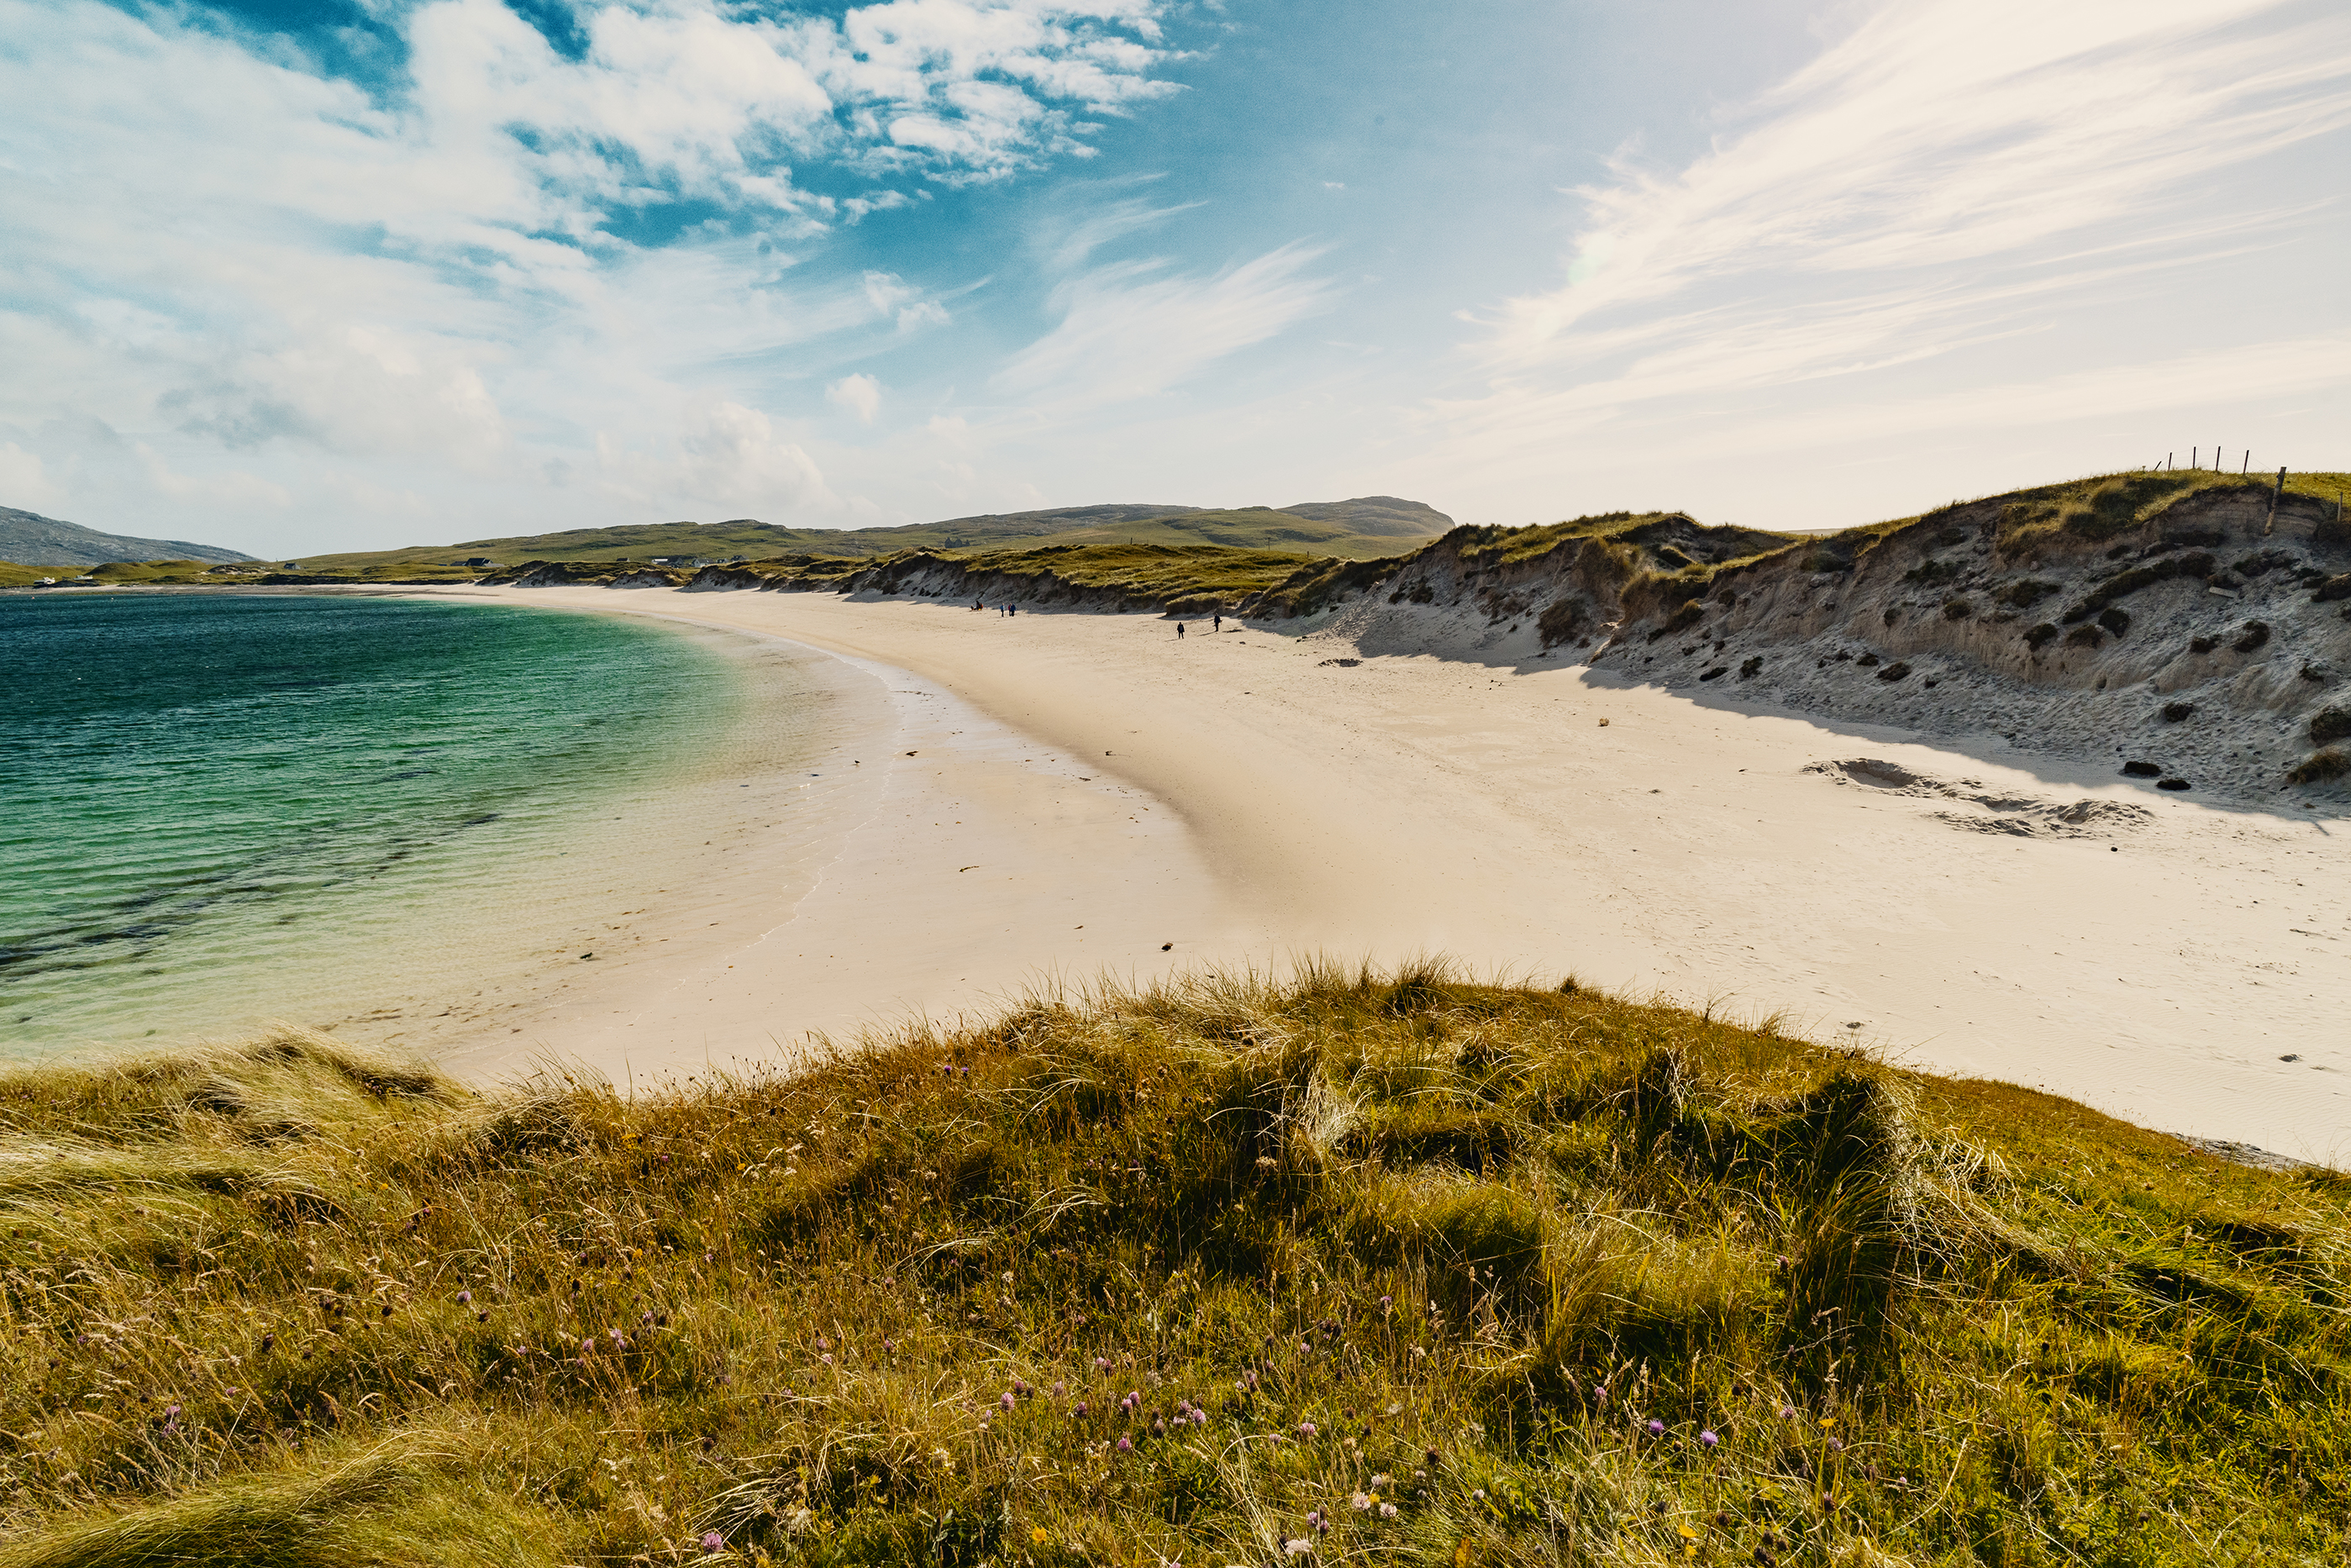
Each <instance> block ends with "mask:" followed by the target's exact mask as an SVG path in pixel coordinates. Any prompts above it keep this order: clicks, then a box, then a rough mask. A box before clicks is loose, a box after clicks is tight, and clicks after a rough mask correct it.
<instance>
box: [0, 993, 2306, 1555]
mask: <svg viewBox="0 0 2351 1568" xmlns="http://www.w3.org/2000/svg"><path fill="white" fill-rule="evenodd" d="M0 1127H4V1128H5V1139H0V1205H4V1206H5V1213H4V1214H0V1301H5V1334H0V1416H5V1418H4V1419H0V1565H5V1568H27V1565H30V1564H42V1565H44V1568H67V1565H82V1564H99V1563H109V1564H115V1563H174V1564H187V1563H220V1564H226V1563H241V1564H242V1563H269V1564H287V1565H293V1564H302V1565H316V1568H342V1565H346V1564H352V1565H355V1564H360V1563H457V1562H464V1563H545V1564H558V1563H583V1564H584V1563H672V1562H681V1561H689V1560H691V1561H705V1560H707V1561H715V1562H751V1563H761V1562H775V1563H949V1564H978V1563H1002V1564H1016V1563H1019V1564H1039V1565H1043V1564H1074V1563H1133V1564H1154V1565H1156V1564H1161V1563H1169V1562H1175V1561H1178V1560H1180V1561H1182V1562H1185V1563H1194V1564H1209V1565H1217V1564H1226V1563H1239V1564H1250V1565H1265V1564H1272V1563H1287V1562H1295V1561H1298V1560H1300V1559H1303V1560H1304V1561H1306V1562H1309V1563H1317V1562H1319V1563H1335V1562H1340V1561H1347V1562H1358V1563H1386V1562H1426V1563H1447V1564H1454V1565H1458V1568H1467V1565H1468V1564H1473V1563H1483V1564H1498V1563H1668V1562H1671V1563H1687V1562H1703V1563H1732V1562H1739V1563H1836V1564H1846V1565H1856V1568H1857V1565H1864V1564H1883V1563H2000V1564H2020V1563H2127V1564H2142V1563H2143V1564H2158V1563H2179V1564H2189V1563H2195V1564H2207V1563H2340V1562H2342V1561H2344V1560H2345V1558H2346V1553H2351V1526H2346V1521H2351V1385H2346V1376H2351V1366H2346V1338H2345V1332H2344V1329H2345V1320H2344V1314H2345V1289H2346V1253H2345V1248H2346V1241H2351V1223H2346V1221H2351V1189H2346V1182H2345V1180H2344V1178H2342V1177H2341V1176H2335V1175H2332V1174H2327V1173H2319V1172H2305V1173H2302V1174H2298V1175H2276V1174H2270V1173H2266V1172H2262V1171H2258V1170H2252V1169H2247V1168H2242V1167H2239V1166H2230V1165H2225V1164H2221V1163H2220V1162H2217V1161H2215V1160H2212V1159H2210V1158H2208V1157H2205V1156H2203V1155H2199V1154H2196V1153H2194V1152H2192V1151H2190V1150H2189V1148H2187V1147H2186V1146H2185V1145H2181V1144H2179V1143H2178V1142H2176V1141H2174V1140H2172V1139H2169V1138H2167V1137H2163V1136H2160V1135H2158V1134H2151V1133H2147V1132H2145V1131H2141V1130H2139V1129H2136V1128H2133V1127H2129V1126H2126V1125H2123V1124H2118V1123H2116V1122H2113V1121H2110V1120H2108V1119H2106V1118H2104V1117H2101V1116H2099V1115H2097V1114H2095V1113H2091V1112H2089V1111H2087V1110H2085V1109H2084V1108H2082V1107H2080V1106H2078V1105H2074V1104H2071V1103H2065V1102H2063V1101H2057V1100H2053V1099H2050V1098H2047V1097H2045V1096H2041V1095H2036V1094H2032V1093H2028V1092H2023V1091H2021V1090H2016V1089H2012V1088H2007V1087H2003V1086H1999V1085H1993V1084H1986V1083H1977V1082H1954V1081H1949V1080H1943V1079H1935V1078H1928V1077H1923V1076H1917V1075H1909V1074H1904V1073H1899V1072H1895V1071H1888V1070H1886V1069H1885V1068H1883V1067H1880V1066H1877V1065H1875V1064H1873V1063H1871V1062H1869V1061H1865V1060H1864V1059H1862V1058H1860V1057H1858V1056H1855V1055H1853V1054H1851V1053H1847V1052H1843V1051H1834V1050H1830V1049H1825V1048H1823V1047H1819V1046H1814V1045H1811V1044H1808V1043H1805V1042H1803V1041H1801V1040H1792V1039H1789V1038H1787V1037H1785V1036H1783V1035H1782V1034H1779V1033H1777V1032H1775V1031H1774V1030H1773V1029H1771V1027H1770V1026H1769V1025H1766V1026H1764V1027H1761V1028H1758V1029H1748V1028H1742V1027H1739V1026H1736V1025H1734V1024H1731V1023H1728V1022H1724V1021H1722V1020H1719V1019H1708V1018H1702V1017H1700V1016H1698V1015H1696V1014H1692V1013H1687V1012H1682V1011H1677V1010H1674V1009H1664V1008H1656V1007H1648V1006H1642V1005H1637V1004H1635V1003H1631V1002H1626V1001H1621V1000H1615V999H1612V998H1605V997H1602V996H1598V995H1594V994H1593V993H1590V992H1588V991H1573V990H1564V991H1550V990H1531V989H1507V988H1492V987H1485V986H1477V985H1470V984H1467V983H1463V982H1461V981H1459V980H1458V979H1456V978H1454V977H1451V976H1449V975H1447V973H1445V972H1444V971H1442V970H1441V969H1437V968H1433V967H1432V968H1426V969H1423V970H1420V971H1417V972H1412V973H1406V974H1404V975H1401V976H1378V975H1371V974H1346V973H1340V972H1336V971H1325V972H1321V973H1310V974H1308V975H1306V976H1304V977H1301V978H1300V979H1299V980H1297V981H1296V982H1294V983H1290V984H1286V985H1271V984H1267V983H1262V982H1258V981H1254V980H1245V979H1235V980H1202V981H1197V982H1194V983H1190V984H1186V985H1184V986H1180V987H1177V988H1171V989H1167V990H1162V991H1155V992H1150V993H1146V994H1141V995H1123V994H1102V995H1099V996H1092V997H1087V998H1075V999H1069V1000H1059V999H1051V998H1046V999H1039V1000H1036V1001H1033V1002H1031V1003H1029V1004H1028V1005H1025V1006H1022V1007H1019V1008H1018V1009H1015V1010H1013V1011H1011V1012H1009V1013H1008V1014H1007V1015H1006V1016H1005V1017H1003V1018H1002V1019H999V1020H998V1021H997V1022H995V1023H993V1024H991V1025H989V1026H987V1027H986V1028H983V1029H976V1030H969V1031H967V1032H963V1033H957V1034H936V1033H928V1032H914V1033H910V1034H908V1035H906V1036H904V1037H903V1038H901V1039H898V1040H894V1041H887V1042H883V1043H881V1044H880V1045H879V1046H878V1047H877V1048H876V1049H873V1050H872V1051H863V1052H860V1053H857V1054H854V1055H843V1056H841V1057H839V1058H837V1059H833V1060H829V1061H821V1062H819V1063H817V1064H815V1065H813V1066H811V1067H810V1068H809V1069H808V1070H806V1071H802V1072H799V1073H798V1074H796V1075H793V1076H789V1077H775V1078H753V1079H734V1078H717V1079H705V1080H698V1081H688V1082H685V1083H684V1084H682V1085H680V1086H678V1087H676V1088H674V1089H672V1090H669V1091H665V1092H659V1093H653V1094H649V1095H643V1096H641V1097H639V1098H637V1099H635V1100H631V1101H624V1100H622V1099H621V1098H619V1097H617V1096H616V1095H615V1094H614V1093H612V1092H611V1090H610V1089H608V1088H607V1087H605V1086H603V1085H601V1084H597V1083H590V1082H584V1081H573V1080H570V1079H567V1078H565V1077H563V1076H562V1075H560V1074H559V1073H557V1074H551V1075H549V1076H548V1077H546V1078H544V1079H542V1080H541V1081H540V1082H538V1083H536V1084H535V1085H531V1086H528V1087H524V1088H519V1089H517V1090H516V1091H515V1092H511V1093H509V1094H506V1095H503V1096H498V1097H495V1098H478V1097H475V1096H474V1095H472V1094H469V1093H467V1092H463V1091H460V1090H459V1089H457V1088H455V1087H454V1086H452V1085H450V1084H448V1083H446V1082H443V1081H441V1080H439V1079H437V1078H436V1077H434V1075H433V1074H432V1073H430V1072H429V1071H421V1070H418V1069H415V1068H413V1067H410V1066H406V1065H403V1064H401V1063H397V1062H387V1061H376V1060H372V1059H371V1058H369V1057H367V1056H366V1055H364V1054H363V1053H360V1052H358V1051H352V1050H350V1049H349V1048H347V1047H344V1046H341V1045H339V1044H337V1043H335V1042H333V1041H332V1040H327V1039H324V1038H321V1037H317V1036H310V1035H304V1034H299V1033H291V1032H289V1033H283V1034H280V1035H277V1036H275V1037H272V1038H270V1039H266V1040H259V1041H255V1042H251V1043H249V1044H246V1045H243V1046H238V1047H235V1048H223V1049H220V1050H216V1051H211V1052H209V1053H206V1054H203V1055H199V1056H193V1057H182V1058H175V1059H172V1060H163V1061H125V1062H121V1063H118V1064H115V1065H111V1066H109V1067H105V1068H103V1069H74V1068H65V1067H57V1068H48V1069H39V1070H31V1071H16V1072H15V1073H13V1074H9V1075H7V1076H5V1078H0Z"/></svg>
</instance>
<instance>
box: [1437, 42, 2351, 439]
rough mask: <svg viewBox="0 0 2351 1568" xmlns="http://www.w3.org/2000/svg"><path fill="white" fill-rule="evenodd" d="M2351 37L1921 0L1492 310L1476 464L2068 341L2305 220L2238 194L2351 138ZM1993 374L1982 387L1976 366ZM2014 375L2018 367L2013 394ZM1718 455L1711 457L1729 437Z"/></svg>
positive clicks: (1470, 419)
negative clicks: (1977, 353) (1586, 435)
mask: <svg viewBox="0 0 2351 1568" xmlns="http://www.w3.org/2000/svg"><path fill="white" fill-rule="evenodd" d="M2346 89H2351V17H2346V16H2345V15H2344V14H2342V13H2340V12H2339V11H2337V12H2325V11H2314V10H2311V9H2308V8H2294V7H2282V6H2281V5H2278V4H2275V3H2274V0H2128V3H2126V4H2125V3H2111V0H2109V3H2100V0H2085V3H2083V4H2077V5H2064V6H2048V5H2040V4H2032V3H2029V0H1900V3H1896V4H1893V5H1886V6H1885V7H1884V8H1883V9H1880V10H1878V11H1876V13H1874V14H1872V15H1870V16H1867V17H1866V18H1865V20H1863V21H1862V22H1861V23H1860V24H1859V26H1856V27H1855V29H1854V30H1853V31H1852V32H1851V33H1850V35H1849V36H1847V37H1844V38H1843V39H1842V40H1841V41H1839V42H1837V43H1835V44H1834V45H1833V46H1832V47H1828V48H1827V49H1826V50H1825V51H1824V52H1823V54H1822V55H1821V56H1820V57H1818V58H1817V59H1816V60H1815V61H1813V63H1812V64H1811V65H1809V66H1807V67H1805V68H1802V70H1800V71H1798V72H1796V73H1795V74H1794V75H1792V77H1791V78H1788V79H1787V80H1786V81H1785V82H1783V83H1782V84H1780V85H1779V86H1778V87H1777V88H1775V89H1772V90H1771V91H1770V92H1768V93H1766V94H1765V95H1763V96H1762V97H1761V99H1759V100H1758V101H1757V102H1756V103H1754V104H1753V105H1751V106H1750V109H1749V110H1748V112H1747V113H1746V114H1745V115H1744V116H1743V119H1744V120H1745V121H1746V123H1745V125H1744V126H1743V128H1742V129H1740V130H1738V131H1734V132H1732V133H1730V134H1729V135H1727V136H1725V137H1724V138H1722V139H1721V140H1720V141H1718V143H1717V144H1716V145H1715V146H1714V147H1713V148H1712V149H1711V150H1710V151H1708V152H1707V153H1705V154H1704V155H1702V156H1700V157H1698V158H1697V159H1696V160H1694V161H1693V162H1690V163H1689V164H1688V165H1687V167H1684V168H1681V169H1678V170H1672V171H1655V170H1644V169H1641V168H1638V167H1636V166H1635V164H1634V163H1632V162H1630V161H1629V160H1620V162H1618V164H1617V166H1616V168H1615V171H1614V177H1613V178H1611V179H1610V180H1608V181H1606V182H1604V183H1598V184H1593V185H1589V186H1585V187H1583V188H1580V189H1578V190H1576V191H1575V192H1573V195H1575V196H1576V197H1578V198H1580V199H1581V200H1582V201H1583V204H1585V212H1586V219H1585V222H1584V224H1583V227H1582V229H1581V232H1580V233H1579V235H1578V236H1577V238H1576V241H1575V244H1574V247H1573V254H1572V255H1571V256H1569V257H1567V258H1566V259H1565V261H1564V266H1563V272H1564V277H1563V279H1562V282H1561V283H1560V284H1559V285H1558V286H1557V287H1552V288H1550V289H1547V290H1544V291H1542V292H1540V293H1536V294H1531V295H1526V296H1522V297H1520V298H1511V299H1509V300H1506V301H1504V302H1502V303H1501V304H1499V306H1497V307H1494V308H1490V309H1488V310H1485V311H1483V312H1478V313H1475V314H1473V317H1472V319H1473V321H1474V324H1475V327H1476V331H1475V334H1474V336H1473V338H1472V339H1471V340H1470V342H1469V344H1468V353H1469V357H1470V362H1471V363H1473V364H1474V365H1475V366H1476V367H1477V369H1478V371H1479V374H1480V375H1481V376H1482V377H1483V378H1485V380H1486V381H1487V383H1488V384H1487V385H1486V387H1485V388H1484V389H1482V390H1481V391H1479V392H1472V393H1467V394H1465V395H1462V396H1459V397H1458V398H1454V399H1450V400H1447V401H1446V402H1442V403H1441V404H1439V405H1437V407H1435V408H1434V409H1433V410H1432V411H1431V419H1432V421H1433V423H1435V424H1436V425H1437V426H1438V427H1440V428H1442V429H1444V430H1446V431H1447V432H1448V433H1450V434H1453V435H1454V436H1455V437H1457V438H1458V439H1459V440H1460V441H1461V442H1462V444H1463V445H1462V449H1461V455H1462V456H1463V458H1464V460H1466V461H1471V462H1477V463H1490V462H1492V461H1495V460H1497V459H1498V458H1501V459H1507V458H1508V457H1509V456H1510V454H1511V453H1512V452H1513V451H1514V450H1521V449H1522V450H1523V451H1524V453H1525V454H1526V455H1527V460H1529V461H1541V452H1542V451H1544V450H1548V449H1550V447H1551V444H1554V443H1556V441H1557V440H1558V439H1559V438H1560V437H1561V436H1562V434H1566V433H1570V432H1573V431H1575V430H1579V429H1592V428H1595V427H1598V426H1601V425H1608V426H1610V427H1611V428H1613V429H1615V430H1617V431H1620V432H1621V431H1623V430H1624V429H1625V427H1626V425H1627V424H1628V423H1635V422H1638V421H1639V420H1640V419H1642V418H1643V417H1644V415H1643V412H1642V411H1643V410H1644V409H1654V410H1655V411H1656V417H1658V418H1660V419H1669V420H1671V421H1672V422H1674V423H1675V425H1676V426H1677V430H1678V432H1679V434H1680V435H1681V436H1682V437H1683V438H1686V439H1711V438H1712V436H1713V434H1714V433H1715V430H1716V428H1717V427H1718V426H1719V424H1720V420H1719V418H1709V417H1708V416H1707V415H1698V416H1697V417H1695V418H1694V417H1693V408H1694V405H1695V406H1696V407H1698V408H1704V407H1705V406H1706V405H1707V404H1708V403H1709V402H1711V403H1712V404H1713V407H1712V408H1711V409H1710V410H1708V414H1712V415H1720V414H1722V413H1734V414H1736V415H1737V416H1739V417H1742V418H1743V417H1747V416H1749V415H1750V414H1751V413H1753V412H1754V411H1753V410H1752V409H1751V408H1750V406H1749V404H1748V403H1746V402H1736V401H1734V402H1723V401H1722V400H1723V399H1725V398H1733V399H1736V398H1739V397H1742V396H1751V395H1757V394H1762V393H1772V394H1784V393H1787V392H1790V391H1791V390H1792V389H1795V388H1798V387H1801V386H1804V385H1805V384H1806V383H1813V386H1812V390H1811V392H1808V393H1807V394H1806V395H1807V396H1811V397H1814V398H1820V399H1834V398H1835V397H1837V396H1839V395H1840V394H1839V393H1838V392H1835V391H1834V390H1826V389H1824V388H1823V386H1822V385H1821V384H1820V383H1827V382H1850V383H1852V385H1853V388H1854V390H1853V392H1852V393H1851V394H1850V395H1853V396H1857V397H1861V398H1865V399H1868V398H1874V397H1876V396H1878V395H1881V393H1880V392H1877V391H1875V390H1865V389H1874V388H1876V387H1877V386H1878V385H1879V384H1880V380H1881V377H1880V372H1885V371H1889V370H1892V369H1894V368H1896V367H1900V366H1906V365H1916V364H1917V363H1918V362H1920V361H1930V360H1935V359H1938V358H1941V357H1944V356H1949V355H1954V354H1957V353H1959V352H1960V351H1961V350H1983V349H1985V348H1986V347H1987V346H1988V345H1993V344H1997V343H1998V342H2000V341H2001V340H2003V339H2011V340H2014V339H2021V338H2024V337H2029V336H2032V335H2034V334H2038V333H2042V332H2043V331H2045V330H2047V329H2049V328H2050V327H2051V326H2052V324H2053V323H2055V322H2059V321H2063V320H2064V319H2068V318H2070V317H2071V316H2073V315H2074V313H2076V312H2078V311H2080V310H2082V309H2083V308H2085V304H2090V303H2095V304H2097V305H2105V304H2108V303H2111V302H2112V301H2113V300H2114V299H2116V298H2127V297H2128V296H2130V295H2131V294H2132V293H2134V292H2136V291H2139V290H2142V289H2147V290H2150V291H2151V290H2153V289H2155V288H2156V287H2157V284H2156V280H2157V278H2158V275H2160V274H2163V273H2165V272H2167V271H2170V270H2176V269H2178V268H2179V267H2183V266H2189V265H2193V264H2195V263H2198V262H2200V261H2204V260H2208V259H2210V258H2212V257H2215V256H2221V255H2223V254H2225V253H2227V252H2228V251H2230V250H2231V249H2233V248H2239V247H2243V246H2253V245H2262V244H2272V243H2276V242H2277V241H2278V240H2279V239H2280V238H2281V237H2282V236H2283V235H2284V234H2285V233H2287V232H2289V231H2290V228H2291V223H2292V214H2290V213H2281V212H2280V210H2279V209H2278V207H2277V206H2276V204H2274V203H2261V202H2252V203H2245V204H2236V203H2232V202H2231V201H2230V200H2229V197H2228V193H2227V190H2226V187H2225V185H2224V183H2223V177H2224V175H2226V174H2227V173H2228V172H2230V171H2232V170H2236V169H2240V168H2241V167H2243V166H2245V165H2248V164H2251V163H2253V162H2256V161H2258V160H2260V159H2262V158H2263V157H2264V156H2266V155H2268V154H2272V153H2274V152H2280V151H2281V150H2283V149H2287V148H2290V147H2293V146H2294V145H2296V144H2298V143H2301V142H2304V141H2309V140H2311V139H2313V138H2316V137H2321V136H2325V135H2327V134H2329V133H2332V132H2335V131H2339V130H2341V129H2342V128H2343V127H2345V126H2346V125H2351V90H2346ZM1967 373H1968V374H1970V375H1980V374H1982V373H1983V371H1980V370H1978V371H1970V372H1967ZM1994 373H1995V375H1997V371H1995V372H1994ZM1701 432H1704V433H1705V434H1700V433H1701Z"/></svg>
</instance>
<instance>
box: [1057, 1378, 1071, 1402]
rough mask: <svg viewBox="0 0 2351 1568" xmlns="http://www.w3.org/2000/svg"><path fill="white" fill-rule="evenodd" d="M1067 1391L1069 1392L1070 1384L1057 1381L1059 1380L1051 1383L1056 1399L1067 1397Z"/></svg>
mask: <svg viewBox="0 0 2351 1568" xmlns="http://www.w3.org/2000/svg"><path fill="white" fill-rule="evenodd" d="M1069 1393H1070V1385H1068V1384H1066V1383H1059V1382H1057V1383H1055V1384H1054V1385H1053V1397H1054V1398H1056V1399H1065V1398H1067V1397H1068V1396H1069Z"/></svg>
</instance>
